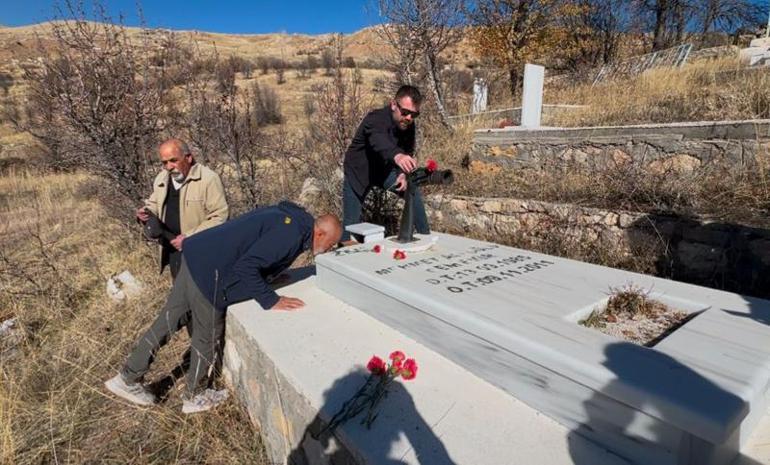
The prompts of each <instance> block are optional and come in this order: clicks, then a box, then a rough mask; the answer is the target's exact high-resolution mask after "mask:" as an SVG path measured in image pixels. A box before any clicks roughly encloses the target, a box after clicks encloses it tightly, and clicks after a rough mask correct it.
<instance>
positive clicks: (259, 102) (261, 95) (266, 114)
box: [250, 82, 283, 126]
mask: <svg viewBox="0 0 770 465" xmlns="http://www.w3.org/2000/svg"><path fill="white" fill-rule="evenodd" d="M250 97H251V98H252V100H253V101H254V119H255V123H256V125H257V126H266V125H268V124H281V123H282V122H283V116H282V115H281V102H280V100H279V99H278V95H277V94H276V93H275V91H274V90H273V89H271V88H270V87H267V86H260V85H259V83H257V82H254V84H253V85H252V86H251V89H250Z"/></svg>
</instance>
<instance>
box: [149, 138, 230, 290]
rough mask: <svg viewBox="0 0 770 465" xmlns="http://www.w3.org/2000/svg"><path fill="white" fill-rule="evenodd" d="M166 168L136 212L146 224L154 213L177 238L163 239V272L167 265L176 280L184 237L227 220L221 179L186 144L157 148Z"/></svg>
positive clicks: (174, 141)
mask: <svg viewBox="0 0 770 465" xmlns="http://www.w3.org/2000/svg"><path fill="white" fill-rule="evenodd" d="M158 154H159V155H160V162H161V164H162V165H163V169H162V170H161V172H160V173H158V175H157V176H156V177H155V181H154V182H153V183H152V186H153V188H152V194H151V195H150V198H149V199H147V200H146V201H145V205H144V206H143V207H141V208H139V209H138V210H137V211H136V217H137V219H138V220H139V221H140V222H142V223H146V222H147V220H148V219H149V215H148V213H147V211H146V210H149V211H151V212H152V213H153V214H154V215H155V216H157V217H158V218H160V219H161V221H163V223H164V224H165V225H166V227H167V228H168V230H169V231H171V232H172V233H173V234H174V235H175V236H176V237H175V238H174V239H166V238H165V237H161V238H160V239H159V241H160V250H161V255H160V257H161V259H160V272H161V273H163V269H164V268H165V267H166V265H169V268H170V269H171V276H172V277H173V278H176V275H177V273H178V272H179V267H180V264H181V260H182V247H183V243H184V240H185V238H187V237H189V236H192V235H193V234H196V233H199V232H201V231H203V230H206V229H209V228H212V227H214V226H217V225H220V224H222V223H224V222H225V221H226V220H227V215H228V207H227V201H226V200H225V189H224V187H223V186H222V181H221V180H220V179H219V176H218V175H217V174H216V173H215V172H213V171H212V170H210V169H208V168H206V167H205V166H203V165H201V164H200V163H196V162H195V158H194V157H193V155H192V153H191V152H190V148H189V147H188V146H187V144H186V143H184V142H183V141H181V140H179V139H169V140H167V141H166V142H164V143H162V144H161V145H160V147H159V148H158Z"/></svg>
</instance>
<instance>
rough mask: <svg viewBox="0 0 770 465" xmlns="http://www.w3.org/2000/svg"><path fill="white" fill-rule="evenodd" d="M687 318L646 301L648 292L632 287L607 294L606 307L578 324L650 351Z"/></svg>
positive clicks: (632, 285) (667, 308)
mask: <svg viewBox="0 0 770 465" xmlns="http://www.w3.org/2000/svg"><path fill="white" fill-rule="evenodd" d="M688 316H689V315H688V314H687V313H685V312H682V311H679V310H675V309H672V308H670V307H668V306H667V305H666V304H664V303H662V302H660V301H657V300H655V299H652V298H650V292H649V291H648V290H645V289H642V288H640V287H639V286H636V285H634V284H627V285H626V286H623V287H619V288H614V289H612V290H611V293H610V297H609V299H608V300H607V305H606V306H605V307H604V308H603V309H600V310H595V311H593V312H591V314H590V315H588V317H587V318H585V319H584V320H581V321H580V322H579V323H580V324H581V325H583V326H586V327H588V328H596V329H598V330H600V331H601V332H603V333H605V334H608V335H611V336H615V337H619V338H621V339H624V340H627V341H630V342H633V343H636V344H640V345H644V346H648V347H651V346H653V345H655V344H656V343H658V342H660V341H661V340H662V339H663V338H664V337H666V336H667V335H669V334H671V333H672V332H673V331H675V330H676V329H677V328H679V327H680V326H681V325H683V324H684V323H685V322H686V321H687V319H688Z"/></svg>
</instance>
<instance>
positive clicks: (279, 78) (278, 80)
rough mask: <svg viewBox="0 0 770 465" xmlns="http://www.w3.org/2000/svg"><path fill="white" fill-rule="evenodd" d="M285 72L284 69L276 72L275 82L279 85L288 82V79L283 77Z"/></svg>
mask: <svg viewBox="0 0 770 465" xmlns="http://www.w3.org/2000/svg"><path fill="white" fill-rule="evenodd" d="M283 73H284V71H283V68H282V67H281V68H277V69H276V70H275V82H276V84H278V85H281V84H284V83H285V82H286V78H285V77H284V75H283Z"/></svg>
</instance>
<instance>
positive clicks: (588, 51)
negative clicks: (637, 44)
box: [560, 0, 632, 71]
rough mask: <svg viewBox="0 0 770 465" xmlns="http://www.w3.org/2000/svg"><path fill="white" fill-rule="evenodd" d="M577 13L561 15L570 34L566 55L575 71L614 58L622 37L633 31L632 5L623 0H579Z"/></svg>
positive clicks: (570, 66)
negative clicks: (631, 27)
mask: <svg viewBox="0 0 770 465" xmlns="http://www.w3.org/2000/svg"><path fill="white" fill-rule="evenodd" d="M574 5H575V7H576V8H575V14H572V15H564V16H562V17H561V18H560V19H561V21H562V22H563V24H562V26H563V28H564V30H565V31H566V34H567V42H568V43H567V44H564V48H565V49H567V51H568V53H567V54H565V56H564V59H565V60H566V61H567V67H568V68H570V69H571V70H573V71H579V70H581V69H582V68H585V67H588V68H592V67H595V66H597V65H599V64H604V63H608V62H610V61H612V60H613V59H615V57H616V55H617V53H618V48H619V45H620V40H621V38H622V36H623V34H624V33H628V32H629V31H630V26H631V22H630V21H631V13H632V11H631V9H630V8H629V3H628V2H627V1H624V0H578V1H576V2H574Z"/></svg>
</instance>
